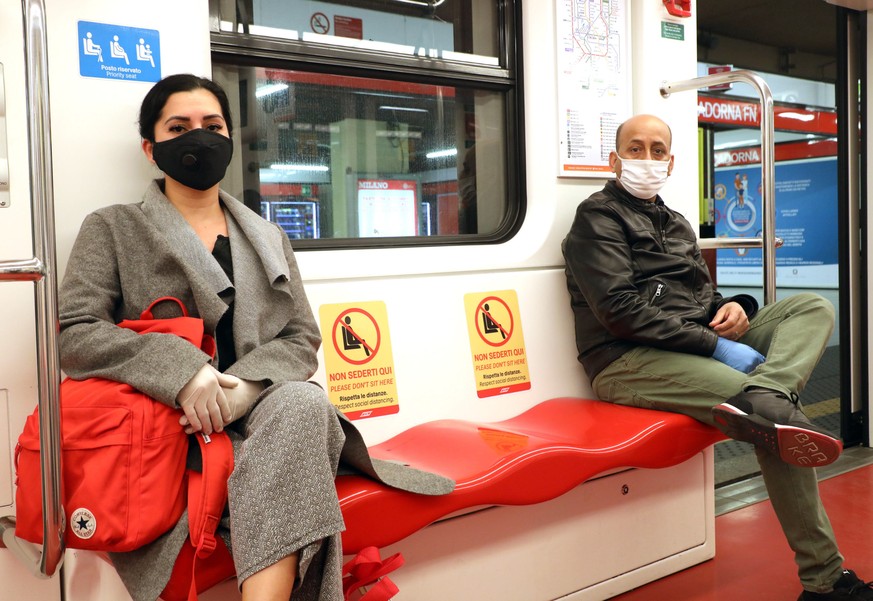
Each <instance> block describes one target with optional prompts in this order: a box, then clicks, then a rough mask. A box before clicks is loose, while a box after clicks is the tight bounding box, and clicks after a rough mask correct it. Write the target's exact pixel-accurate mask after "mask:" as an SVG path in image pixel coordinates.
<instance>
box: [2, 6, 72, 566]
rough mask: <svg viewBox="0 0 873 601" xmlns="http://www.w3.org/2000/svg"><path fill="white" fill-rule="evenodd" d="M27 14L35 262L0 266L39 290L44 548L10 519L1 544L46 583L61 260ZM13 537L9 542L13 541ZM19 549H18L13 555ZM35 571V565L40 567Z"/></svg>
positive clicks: (39, 49)
mask: <svg viewBox="0 0 873 601" xmlns="http://www.w3.org/2000/svg"><path fill="white" fill-rule="evenodd" d="M21 4H22V9H23V12H24V57H25V86H26V97H27V108H28V111H27V112H28V114H29V115H30V119H29V120H28V130H27V134H28V142H29V143H28V147H29V159H30V194H31V196H30V203H31V215H32V217H31V220H32V223H31V229H32V235H33V252H34V255H35V256H34V257H33V258H32V259H28V260H16V261H0V281H11V280H15V281H32V282H34V283H35V286H34V288H35V290H34V297H35V299H34V302H35V305H36V358H37V391H38V395H39V417H40V420H39V444H40V450H41V453H40V469H41V474H42V478H41V481H42V520H43V546H42V552H41V553H40V555H39V557H36V553H34V552H32V551H31V550H30V549H28V548H26V547H24V545H27V544H28V543H24V542H23V541H19V540H18V539H15V541H14V543H13V541H10V540H9V538H8V537H7V536H5V531H8V530H9V526H10V525H11V520H10V519H9V518H8V517H7V518H3V520H2V523H0V530H3V531H4V536H3V540H4V542H5V543H6V544H7V546H10V543H13V544H16V545H18V546H19V549H18V551H19V553H17V554H18V555H20V556H21V558H22V559H24V560H25V561H28V562H30V561H32V562H33V564H34V565H31V566H29V567H30V568H31V571H32V572H33V573H34V574H38V575H42V576H45V577H49V576H52V575H54V573H55V571H56V570H57V569H58V567H60V564H61V562H62V561H63V557H64V547H65V544H64V529H65V528H66V518H65V516H64V508H63V505H62V496H63V491H62V488H61V418H60V389H59V388H60V379H61V369H60V357H59V355H58V293H57V281H56V272H57V255H56V252H55V213H54V195H53V189H54V188H53V182H52V163H51V132H50V120H49V87H48V83H49V82H48V56H47V54H48V44H47V39H46V23H45V6H44V2H43V0H22V2H21ZM10 538H11V537H10ZM13 550H14V549H13ZM37 564H38V565H37Z"/></svg>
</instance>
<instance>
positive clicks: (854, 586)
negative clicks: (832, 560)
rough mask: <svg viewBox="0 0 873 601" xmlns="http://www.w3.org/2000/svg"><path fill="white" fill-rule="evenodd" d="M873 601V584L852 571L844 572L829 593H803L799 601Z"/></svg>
mask: <svg viewBox="0 0 873 601" xmlns="http://www.w3.org/2000/svg"><path fill="white" fill-rule="evenodd" d="M865 600H873V584H871V583H869V582H864V581H863V580H861V579H860V578H858V577H857V576H856V575H855V572H853V571H852V570H843V575H842V576H840V579H839V580H837V581H836V582H835V583H834V590H832V591H831V592H829V593H811V592H809V591H803V592H802V593H800V596H799V597H798V598H797V601H865Z"/></svg>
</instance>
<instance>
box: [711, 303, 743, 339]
mask: <svg viewBox="0 0 873 601" xmlns="http://www.w3.org/2000/svg"><path fill="white" fill-rule="evenodd" d="M709 327H711V328H712V329H713V330H715V333H716V334H718V335H719V336H721V337H723V338H727V339H728V340H739V339H740V338H741V337H742V336H743V334H745V333H746V332H748V331H749V318H748V317H746V311H745V310H744V309H743V307H742V305H740V304H739V303H735V302H730V303H725V304H723V305H722V306H721V308H720V309H719V310H718V312H717V313H716V314H715V317H713V318H712V321H711V322H709Z"/></svg>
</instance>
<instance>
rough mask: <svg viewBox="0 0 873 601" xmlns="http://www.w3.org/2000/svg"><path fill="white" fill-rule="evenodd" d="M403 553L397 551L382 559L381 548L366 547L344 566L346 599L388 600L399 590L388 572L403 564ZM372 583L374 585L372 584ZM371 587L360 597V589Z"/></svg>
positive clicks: (347, 600)
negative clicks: (388, 575) (357, 595)
mask: <svg viewBox="0 0 873 601" xmlns="http://www.w3.org/2000/svg"><path fill="white" fill-rule="evenodd" d="M403 562H404V560H403V555H401V554H400V553H395V554H394V555H392V556H391V557H388V558H386V559H384V560H383V559H382V558H381V557H380V555H379V549H377V548H376V547H365V548H363V549H361V551H360V552H359V553H358V554H357V555H355V556H354V557H353V558H352V559H350V560H349V561H348V562H346V564H345V565H344V566H343V593H344V595H345V597H344V598H345V600H346V601H350V600H351V599H352V598H357V599H359V600H360V601H387V600H388V599H391V598H392V597H393V596H394V595H396V594H397V593H398V592H399V591H398V588H397V585H396V584H394V583H393V582H392V581H391V579H390V578H388V577H387V574H388V573H390V572H393V571H394V570H396V569H397V568H399V567H400V566H402V565H403ZM370 585H372V586H370ZM365 586H370V588H369V589H368V590H367V591H366V593H364V594H363V595H362V596H360V597H353V596H354V595H356V594H361V593H360V589H362V588H363V587H365Z"/></svg>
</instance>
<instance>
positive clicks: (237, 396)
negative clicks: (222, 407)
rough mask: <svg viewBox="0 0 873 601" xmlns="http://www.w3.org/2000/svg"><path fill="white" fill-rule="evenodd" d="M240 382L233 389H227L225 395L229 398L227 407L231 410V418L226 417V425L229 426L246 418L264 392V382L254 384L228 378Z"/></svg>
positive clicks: (248, 381)
mask: <svg viewBox="0 0 873 601" xmlns="http://www.w3.org/2000/svg"><path fill="white" fill-rule="evenodd" d="M227 377H229V378H233V379H234V380H236V381H237V382H238V385H237V386H235V387H233V388H225V389H224V394H225V396H226V397H227V405H228V407H229V408H230V416H229V417H225V420H224V423H225V424H229V423H230V422H235V421H236V420H238V419H240V418H241V417H244V416H245V415H246V414H248V412H249V411H251V409H252V407H254V405H255V401H257V400H258V397H259V396H260V395H261V393H262V392H263V391H264V384H263V383H262V382H253V381H251V380H241V379H239V378H236V377H234V376H227Z"/></svg>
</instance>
